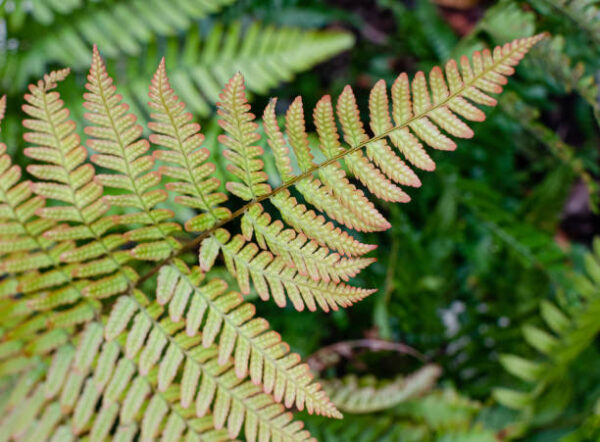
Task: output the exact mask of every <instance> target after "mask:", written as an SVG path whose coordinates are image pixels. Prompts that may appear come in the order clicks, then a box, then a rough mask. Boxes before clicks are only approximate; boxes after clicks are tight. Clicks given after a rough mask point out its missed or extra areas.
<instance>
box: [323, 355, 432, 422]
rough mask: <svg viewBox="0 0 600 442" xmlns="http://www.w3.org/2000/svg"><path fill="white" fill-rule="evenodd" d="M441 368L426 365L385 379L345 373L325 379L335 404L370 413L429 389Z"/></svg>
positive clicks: (327, 389) (354, 410) (353, 410)
mask: <svg viewBox="0 0 600 442" xmlns="http://www.w3.org/2000/svg"><path fill="white" fill-rule="evenodd" d="M440 374H441V372H440V368H439V367H437V366H435V365H426V366H424V367H422V368H421V369H419V370H418V371H416V372H414V373H412V374H411V375H409V376H407V377H403V376H399V377H398V378H396V379H394V380H392V381H388V382H379V383H378V382H377V380H376V379H375V378H372V377H365V378H361V379H358V378H357V377H356V376H347V377H346V378H344V379H335V380H331V381H327V382H325V383H324V385H325V389H326V391H327V392H328V393H329V395H330V397H331V400H332V401H333V402H334V403H335V404H336V406H337V407H338V408H339V409H340V410H342V411H345V412H348V413H354V414H361V413H373V412H376V411H381V410H385V409H389V408H392V407H394V406H396V405H398V404H399V403H401V402H404V401H406V400H408V399H411V398H413V397H416V396H420V395H422V394H423V393H425V392H428V391H429V390H431V388H433V386H434V385H435V383H436V381H437V378H438V377H439V376H440Z"/></svg>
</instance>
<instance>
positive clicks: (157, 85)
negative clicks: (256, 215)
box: [148, 58, 231, 231]
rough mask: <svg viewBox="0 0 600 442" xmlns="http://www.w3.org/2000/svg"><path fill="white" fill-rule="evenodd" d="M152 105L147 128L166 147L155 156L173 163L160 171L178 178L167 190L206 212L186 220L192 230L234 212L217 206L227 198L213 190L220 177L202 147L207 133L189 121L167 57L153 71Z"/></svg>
mask: <svg viewBox="0 0 600 442" xmlns="http://www.w3.org/2000/svg"><path fill="white" fill-rule="evenodd" d="M150 100H151V101H150V103H149V105H150V107H151V108H152V110H154V111H155V112H156V113H153V114H152V115H151V117H152V119H153V120H154V121H152V122H151V123H149V124H148V127H149V128H150V129H151V130H152V131H153V132H154V134H152V135H151V136H150V141H151V142H152V143H154V144H157V145H160V146H162V147H166V148H167V149H169V150H168V151H164V150H158V151H155V152H154V153H153V155H154V156H155V157H156V158H158V159H160V160H163V161H166V162H168V163H171V164H173V165H174V166H161V168H160V169H159V171H160V173H162V174H163V175H165V176H168V177H170V178H173V179H175V180H181V181H176V182H174V183H169V184H167V189H169V190H172V191H175V192H177V193H178V196H177V197H176V198H175V202H177V203H180V204H183V205H185V206H188V207H193V208H196V209H200V210H202V211H204V212H206V213H202V214H200V215H197V216H196V217H194V218H192V219H190V220H189V221H188V222H187V223H186V229H187V230H190V231H204V230H207V229H210V228H211V227H213V226H214V225H215V224H216V223H217V222H219V221H221V220H223V219H226V218H228V217H229V216H230V215H231V212H230V211H229V209H227V208H224V207H218V206H219V204H222V203H223V202H225V201H226V200H227V196H226V195H225V194H223V193H214V191H215V190H216V189H217V188H218V187H219V184H220V183H219V180H218V179H217V178H214V177H211V176H210V175H211V174H212V172H213V171H214V170H215V166H214V164H212V163H205V161H206V159H207V158H208V155H209V152H208V150H207V149H205V148H201V145H202V141H203V139H204V136H203V135H202V134H201V133H200V126H199V125H198V124H196V123H190V120H191V119H192V115H191V114H190V113H185V104H184V103H183V102H180V101H179V100H178V97H177V96H176V95H175V92H174V91H173V89H172V88H171V85H170V83H169V79H168V78H167V73H166V70H165V61H164V58H163V59H162V60H161V62H160V65H159V67H158V70H157V71H156V73H155V74H154V78H153V79H152V84H151V86H150Z"/></svg>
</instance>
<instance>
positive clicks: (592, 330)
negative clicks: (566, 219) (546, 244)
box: [494, 238, 600, 416]
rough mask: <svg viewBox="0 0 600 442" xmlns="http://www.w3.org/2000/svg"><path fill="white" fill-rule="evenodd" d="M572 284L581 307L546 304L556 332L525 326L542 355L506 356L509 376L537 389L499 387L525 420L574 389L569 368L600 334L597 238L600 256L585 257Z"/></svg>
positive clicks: (546, 314)
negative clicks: (542, 405) (551, 399)
mask: <svg viewBox="0 0 600 442" xmlns="http://www.w3.org/2000/svg"><path fill="white" fill-rule="evenodd" d="M569 283H570V284H571V286H572V287H573V288H575V289H576V290H577V292H578V293H579V295H580V296H581V301H582V303H581V304H576V306H574V307H571V308H570V309H569V310H568V311H563V310H562V309H560V308H559V307H557V306H556V305H554V304H553V303H551V302H549V301H543V302H542V303H541V305H540V314H541V316H542V319H543V321H544V322H545V324H546V326H547V327H548V328H549V329H550V330H551V331H552V332H554V334H553V333H551V332H550V331H546V330H544V329H542V328H538V327H534V326H531V325H528V326H525V327H524V328H523V335H524V337H525V340H526V341H527V342H528V343H529V344H530V345H531V346H532V347H534V348H535V349H536V350H538V351H539V352H540V353H541V356H542V357H541V358H538V359H536V360H530V359H526V358H523V357H521V356H517V355H511V354H505V355H502V356H501V358H500V362H501V363H502V365H503V366H504V368H505V369H506V370H507V371H508V372H509V373H511V374H512V375H513V376H515V377H517V378H519V379H520V380H522V381H524V382H526V383H528V384H530V385H532V387H531V388H530V390H528V391H518V390H513V389H508V388H497V389H495V390H494V396H495V397H496V399H497V400H498V401H499V402H500V403H501V404H503V405H505V406H507V407H509V408H513V409H516V410H520V411H522V412H524V413H526V414H524V416H527V413H528V412H530V411H531V410H532V409H533V408H534V407H536V405H537V406H539V404H540V403H542V402H543V401H547V398H548V397H551V395H552V392H553V391H561V389H564V388H568V385H566V383H569V382H571V381H570V380H569V376H568V372H569V365H570V364H572V363H573V361H575V359H576V358H577V357H578V356H579V355H580V354H581V353H582V352H583V351H584V350H585V349H587V348H588V347H589V346H590V344H591V343H592V342H593V340H594V339H595V338H596V336H597V335H598V332H599V331H600V327H599V326H598V322H597V321H596V318H597V316H598V311H600V297H599V296H598V294H599V293H600V239H598V238H596V239H595V240H594V252H593V253H588V254H587V255H586V256H585V272H584V274H580V273H576V274H574V275H572V276H570V278H569ZM563 405H566V404H563ZM558 406H560V405H558Z"/></svg>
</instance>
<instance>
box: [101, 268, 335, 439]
mask: <svg viewBox="0 0 600 442" xmlns="http://www.w3.org/2000/svg"><path fill="white" fill-rule="evenodd" d="M167 272H168V271H167ZM181 275H182V274H181V273H180V274H179V275H175V276H176V277H175V278H173V274H170V275H169V274H168V273H167V274H165V273H163V274H162V278H161V279H162V282H161V288H160V290H159V292H158V296H160V298H161V300H162V301H165V303H166V302H168V299H169V294H170V293H168V292H167V291H165V289H166V288H168V287H172V286H173V283H174V282H175V283H177V286H176V289H175V290H177V289H178V288H179V287H181V288H180V289H179V290H180V291H179V292H178V294H175V293H173V292H171V296H178V295H179V296H181V293H183V292H182V291H181V290H183V291H185V292H188V293H190V290H193V287H190V286H189V285H188V286H187V288H186V285H187V284H188V281H187V280H186V279H181V278H180V279H179V280H177V277H178V276H179V277H180V276H181ZM163 284H166V285H163ZM180 284H181V285H180ZM215 284H216V285H217V286H216V287H217V289H216V290H215V288H214V286H213V288H208V289H207V291H212V292H213V295H217V294H218V293H219V289H218V286H219V285H221V283H219V282H218V281H217V282H215ZM167 290H168V289H167ZM205 296H207V295H204V296H202V295H201V294H199V293H198V292H195V296H194V299H193V300H192V301H191V302H192V305H190V309H191V310H190V312H191V314H193V315H195V317H196V318H197V317H198V316H196V313H198V312H197V310H195V309H197V308H201V307H202V305H199V303H201V302H202V301H203V300H204V301H205V302H206V299H207V298H206V297H205ZM228 298H230V297H228V296H227V295H225V297H224V298H223V299H222V301H221V302H224V301H226V300H228ZM121 299H122V301H120V302H119V304H117V305H116V306H115V308H114V309H113V313H112V314H111V317H110V318H109V324H110V325H111V327H110V328H108V327H107V328H106V332H105V334H106V337H107V339H109V340H113V339H114V337H115V336H117V335H119V334H120V333H121V332H122V331H123V330H124V329H125V328H126V327H127V324H128V322H129V320H130V318H131V317H132V316H133V322H132V324H133V325H132V326H131V328H130V329H129V330H127V331H126V332H125V333H124V334H122V335H121V336H122V338H123V340H125V341H126V342H125V344H124V347H123V351H124V354H125V356H126V358H127V359H129V360H137V370H138V371H139V373H140V374H141V375H142V376H146V374H147V373H152V372H153V370H155V369H156V368H157V369H158V381H157V382H158V391H168V390H169V388H170V386H171V383H172V381H173V380H174V378H175V375H176V373H177V372H178V371H179V369H181V370H182V378H181V385H182V393H181V395H179V396H177V398H178V399H179V400H180V405H181V407H183V408H188V407H189V406H190V404H191V403H192V402H194V401H195V403H196V407H195V408H196V415H197V416H204V415H205V414H206V413H207V411H208V409H209V407H210V406H211V404H212V407H211V409H212V412H213V419H214V426H215V428H217V429H220V428H223V427H227V429H228V432H229V436H230V437H232V438H235V437H236V436H237V435H238V433H239V432H240V430H241V427H242V425H244V433H245V436H246V438H247V439H248V440H255V438H256V435H257V431H258V429H259V428H260V431H261V433H262V432H265V433H264V435H261V437H264V438H266V439H269V438H270V437H273V438H274V439H276V438H283V439H286V438H288V439H292V440H295V439H294V438H298V439H299V440H304V439H306V438H307V437H308V434H307V433H306V432H304V431H302V430H301V428H302V427H301V425H298V423H293V422H291V414H290V413H287V412H284V410H283V406H282V405H280V404H277V403H276V402H274V400H273V398H272V397H271V396H269V395H267V394H265V393H263V392H261V387H259V386H257V385H255V384H253V383H252V382H250V381H244V380H242V379H239V378H238V376H237V375H236V367H235V366H234V364H233V362H231V360H230V359H228V358H226V357H225V356H224V354H222V355H221V357H222V358H223V359H222V360H219V359H220V355H219V352H220V351H221V350H220V349H218V348H217V347H215V346H214V345H209V344H208V347H207V348H205V347H203V344H202V342H203V340H204V341H205V343H208V342H210V341H212V340H214V335H215V333H214V327H215V320H216V316H215V315H216V311H217V310H215V309H216V308H217V307H213V308H210V309H209V313H208V317H207V318H208V319H207V323H206V325H205V327H204V330H205V331H206V332H208V333H209V334H210V335H212V337H210V338H206V339H205V338H204V337H203V335H202V334H200V333H197V334H194V335H193V336H189V335H188V333H186V332H185V331H179V330H181V329H182V328H183V327H184V326H186V325H184V322H183V321H179V322H172V321H171V320H170V318H169V317H168V316H166V315H164V313H166V312H165V311H164V309H163V307H161V306H160V304H157V303H153V304H150V305H149V306H146V307H143V308H141V309H140V307H141V305H140V304H138V301H136V300H134V299H133V298H131V297H126V298H121ZM174 301H176V300H174ZM174 301H172V302H174ZM214 302H215V303H216V304H220V302H219V301H218V298H217V300H215V301H214ZM136 304H137V305H136ZM132 306H133V307H132ZM205 306H206V304H205ZM124 309H125V310H126V311H127V315H123V314H122V311H123V310H124ZM138 309H139V310H138ZM194 310H195V312H194ZM163 315H164V317H163ZM189 316H190V314H188V320H189ZM251 324H252V323H251ZM188 325H189V323H188ZM224 327H226V326H224ZM210 335H209V336H210ZM125 337H126V339H125ZM117 340H119V339H117ZM112 342H115V341H112ZM237 348H238V349H239V348H244V345H242V346H241V347H240V346H239V344H238V347H237ZM239 351H241V350H236V352H239ZM163 352H164V356H163V357H161V353H163ZM253 359H254V360H255V361H257V359H256V358H255V357H253ZM251 361H252V359H251ZM255 363H256V362H255ZM299 367H300V368H299V369H298V371H302V370H304V369H303V366H299ZM253 370H256V368H255V367H251V371H253ZM115 376H116V374H115ZM114 379H120V378H116V377H115V378H114ZM312 385H313V387H309V388H308V390H309V391H310V392H311V393H312V395H313V397H316V398H320V397H321V396H322V393H321V394H319V393H318V387H317V385H316V384H312ZM120 388H123V387H120ZM276 388H281V387H279V385H278V386H277V387H276ZM316 389H317V390H316ZM286 393H287V394H288V395H290V394H291V393H290V390H289V389H288V390H286ZM132 394H135V395H136V397H137V396H138V394H137V393H132ZM119 395H120V392H119V391H115V393H114V394H111V398H113V400H114V398H117V397H118V396H119ZM300 398H301V396H298V399H297V401H298V400H301V399H300ZM286 400H288V396H286ZM304 400H305V405H306V406H307V407H308V406H309V403H310V402H309V400H310V399H309V398H308V397H306V398H304ZM291 402H292V403H294V399H292V400H291ZM314 405H315V406H316V404H314ZM123 407H125V404H123ZM122 409H123V408H122ZM328 409H330V410H332V412H333V411H334V409H331V406H330V405H329V406H328Z"/></svg>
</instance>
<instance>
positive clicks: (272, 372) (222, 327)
mask: <svg viewBox="0 0 600 442" xmlns="http://www.w3.org/2000/svg"><path fill="white" fill-rule="evenodd" d="M202 277H203V275H202V274H200V273H198V272H195V271H192V272H190V271H189V270H188V269H187V268H186V267H185V265H184V264H183V263H181V262H178V263H177V266H168V267H163V268H162V269H161V271H160V274H159V277H158V286H157V292H156V298H157V301H158V303H159V304H161V305H167V304H168V306H169V315H170V318H171V320H172V321H173V322H178V321H179V320H180V319H182V317H183V319H184V320H185V323H186V333H187V334H188V335H189V336H195V335H196V334H197V332H198V329H199V328H200V325H201V324H202V323H204V325H203V326H202V327H201V328H202V330H201V333H202V345H203V346H204V347H209V346H210V345H212V344H213V343H214V342H215V341H216V337H217V335H219V336H220V337H219V345H218V361H219V364H226V363H228V361H229V360H230V357H231V356H232V355H234V354H235V358H234V367H235V373H236V375H237V377H238V378H240V379H243V378H245V377H246V376H247V374H248V373H249V374H250V378H251V380H252V382H253V383H254V384H256V385H259V384H262V385H263V388H264V391H265V393H271V392H273V395H274V399H275V400H276V401H277V402H282V401H284V399H285V406H286V407H291V406H293V405H295V406H296V407H297V408H298V409H299V410H302V409H304V407H305V406H306V409H307V410H308V412H309V413H313V412H314V413H316V414H323V415H326V416H330V417H331V416H335V417H341V415H340V414H339V412H338V411H337V410H336V409H335V407H333V406H332V405H331V403H330V402H329V400H328V399H327V397H326V396H325V395H324V394H323V392H322V391H321V390H320V386H319V384H315V383H312V379H313V377H312V375H311V373H310V371H309V369H308V366H307V365H306V364H299V361H300V357H299V356H298V355H297V354H295V353H289V347H288V346H287V344H285V343H283V342H282V341H281V338H280V337H279V335H278V334H277V333H275V332H272V331H268V323H267V321H265V320H264V319H262V318H256V317H254V312H255V309H254V306H252V305H250V304H245V303H243V301H242V297H241V296H240V295H239V294H237V293H233V292H228V293H226V289H227V285H226V283H225V282H224V281H222V280H211V281H210V282H208V283H207V284H205V285H204V286H202V287H199V286H198V282H197V281H198V280H199V279H201V278H202ZM188 305H189V309H187V313H184V310H186V307H187V306H188ZM204 317H206V320H205V321H204V320H203V318H204ZM171 373H172V371H171ZM163 379H168V377H161V376H160V373H159V389H161V390H164V389H165V388H166V386H168V384H163V383H161V381H162V380H163Z"/></svg>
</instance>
